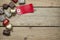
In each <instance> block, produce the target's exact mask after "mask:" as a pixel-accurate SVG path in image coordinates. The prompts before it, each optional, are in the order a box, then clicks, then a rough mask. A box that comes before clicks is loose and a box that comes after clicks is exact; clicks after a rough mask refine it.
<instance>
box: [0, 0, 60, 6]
mask: <svg viewBox="0 0 60 40" xmlns="http://www.w3.org/2000/svg"><path fill="white" fill-rule="evenodd" d="M9 2H10V0H0V6H2V4H4V3H7V4H8V3H9ZM25 3H26V4H29V3H32V4H34V6H60V0H25ZM17 4H18V3H17Z"/></svg>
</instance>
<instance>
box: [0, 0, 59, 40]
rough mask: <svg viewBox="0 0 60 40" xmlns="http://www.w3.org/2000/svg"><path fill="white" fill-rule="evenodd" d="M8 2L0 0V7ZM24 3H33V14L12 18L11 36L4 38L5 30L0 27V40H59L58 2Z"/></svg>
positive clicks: (47, 0) (35, 1) (29, 1)
mask: <svg viewBox="0 0 60 40" xmlns="http://www.w3.org/2000/svg"><path fill="white" fill-rule="evenodd" d="M9 2H10V0H0V5H2V4H4V3H9ZM25 2H26V4H29V3H33V4H34V9H35V12H34V13H31V14H24V15H21V16H20V15H16V16H15V17H12V18H11V19H10V22H11V24H13V26H14V28H13V32H11V36H8V37H7V36H4V35H3V34H2V32H3V30H4V29H5V28H4V27H0V40H60V0H26V1H25ZM16 5H18V3H17V4H16ZM18 17H19V18H18ZM16 19H17V20H16ZM0 26H2V24H1V23H0ZM27 26H28V27H27ZM33 26H34V27H33Z"/></svg>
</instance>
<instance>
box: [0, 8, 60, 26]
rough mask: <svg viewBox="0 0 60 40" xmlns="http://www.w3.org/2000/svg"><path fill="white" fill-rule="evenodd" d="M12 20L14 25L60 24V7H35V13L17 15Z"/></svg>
mask: <svg viewBox="0 0 60 40" xmlns="http://www.w3.org/2000/svg"><path fill="white" fill-rule="evenodd" d="M10 22H11V24H12V25H13V26H60V8H35V12H34V13H30V14H24V15H21V16H20V15H16V16H15V17H12V18H11V19H10ZM0 25H1V24H0Z"/></svg>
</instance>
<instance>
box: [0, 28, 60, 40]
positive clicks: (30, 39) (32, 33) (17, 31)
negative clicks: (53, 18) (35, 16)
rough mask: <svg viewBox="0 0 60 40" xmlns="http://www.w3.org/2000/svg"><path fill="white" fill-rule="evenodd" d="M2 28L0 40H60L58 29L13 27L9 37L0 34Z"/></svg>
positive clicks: (59, 30)
mask: <svg viewBox="0 0 60 40" xmlns="http://www.w3.org/2000/svg"><path fill="white" fill-rule="evenodd" d="M3 29H4V27H0V40H24V38H25V37H27V40H60V27H32V29H29V27H14V31H13V32H11V36H8V37H7V36H4V35H3V34H2V32H3Z"/></svg>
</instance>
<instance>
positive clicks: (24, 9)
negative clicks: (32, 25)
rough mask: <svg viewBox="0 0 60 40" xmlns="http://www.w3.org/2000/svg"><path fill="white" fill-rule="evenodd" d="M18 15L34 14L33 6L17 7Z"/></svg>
mask: <svg viewBox="0 0 60 40" xmlns="http://www.w3.org/2000/svg"><path fill="white" fill-rule="evenodd" d="M16 11H17V14H27V13H33V12H34V8H33V5H32V4H28V5H21V6H17V7H16Z"/></svg>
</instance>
